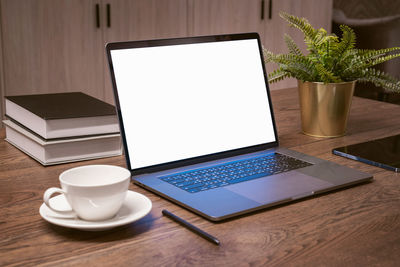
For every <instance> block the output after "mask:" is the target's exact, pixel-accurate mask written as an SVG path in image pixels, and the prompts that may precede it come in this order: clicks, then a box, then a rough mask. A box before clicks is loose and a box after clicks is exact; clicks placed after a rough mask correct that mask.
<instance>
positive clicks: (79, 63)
mask: <svg viewBox="0 0 400 267" xmlns="http://www.w3.org/2000/svg"><path fill="white" fill-rule="evenodd" d="M1 27H2V35H3V36H2V37H3V61H4V62H3V64H4V65H3V66H4V87H5V95H17V94H28V93H29V94H32V93H53V92H68V91H83V92H85V93H88V94H90V95H93V96H95V97H97V98H100V99H104V88H103V57H102V55H103V46H102V41H101V40H102V33H101V29H100V28H97V27H96V1H91V0H30V1H25V0H1Z"/></svg>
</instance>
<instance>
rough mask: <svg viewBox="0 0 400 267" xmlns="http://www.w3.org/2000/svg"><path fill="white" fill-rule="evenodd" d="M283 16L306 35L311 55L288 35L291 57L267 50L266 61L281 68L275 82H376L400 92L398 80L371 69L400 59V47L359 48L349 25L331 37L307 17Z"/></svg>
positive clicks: (273, 75) (273, 79) (286, 37)
mask: <svg viewBox="0 0 400 267" xmlns="http://www.w3.org/2000/svg"><path fill="white" fill-rule="evenodd" d="M279 14H280V16H281V17H282V18H283V19H285V20H286V21H287V22H289V25H290V26H291V27H295V28H297V29H299V30H300V31H301V32H302V33H303V34H304V42H305V44H306V46H307V50H308V52H309V53H308V54H307V55H303V54H302V52H301V50H300V49H299V47H298V46H297V44H296V43H295V42H294V40H293V39H292V38H291V37H290V36H289V35H285V37H284V38H285V43H286V45H287V47H288V49H289V53H288V54H274V53H272V52H270V51H268V50H264V60H265V61H266V62H274V63H277V64H278V65H279V69H278V70H275V71H274V72H272V73H271V74H270V75H269V79H270V81H271V82H276V81H279V80H282V79H283V78H285V77H294V78H296V79H298V80H302V81H310V82H324V83H336V82H343V81H354V80H357V81H361V82H372V83H374V84H376V85H377V86H381V87H383V88H385V89H387V90H390V91H395V92H399V93H400V82H399V81H398V80H396V79H395V78H393V77H391V76H389V75H387V74H385V73H382V72H380V71H378V70H375V69H373V68H371V67H372V66H375V65H377V64H380V63H383V62H386V61H388V60H392V59H395V58H400V53H397V54H395V53H393V54H390V53H391V52H393V51H399V50H400V47H392V48H385V49H379V50H372V49H356V48H355V44H356V35H355V33H354V31H353V29H351V28H350V27H349V26H345V25H341V26H340V29H341V30H342V33H343V34H342V37H341V38H340V39H339V38H338V37H337V36H336V35H334V34H328V33H327V32H326V31H325V30H324V29H323V28H321V29H318V30H316V29H314V28H313V27H312V26H311V24H310V23H309V22H308V20H307V19H305V18H298V17H296V16H293V15H290V14H288V13H285V12H280V13H279Z"/></svg>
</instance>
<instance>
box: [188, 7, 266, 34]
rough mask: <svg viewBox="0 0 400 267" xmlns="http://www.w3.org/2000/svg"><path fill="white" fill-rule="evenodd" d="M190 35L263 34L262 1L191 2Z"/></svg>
mask: <svg viewBox="0 0 400 267" xmlns="http://www.w3.org/2000/svg"><path fill="white" fill-rule="evenodd" d="M188 3H189V8H190V10H191V14H190V19H189V33H190V35H211V34H224V33H241V32H258V33H259V34H260V35H262V34H263V30H264V29H263V20H262V18H261V12H262V10H261V5H262V4H261V3H262V0H189V2H188Z"/></svg>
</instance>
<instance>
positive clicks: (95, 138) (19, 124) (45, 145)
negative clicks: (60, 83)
mask: <svg viewBox="0 0 400 267" xmlns="http://www.w3.org/2000/svg"><path fill="white" fill-rule="evenodd" d="M5 99H6V120H4V121H3V123H4V125H5V127H6V141H7V142H9V143H11V144H12V145H14V146H15V147H17V148H18V149H20V150H22V151H23V152H25V153H26V154H28V155H29V156H31V157H32V158H34V159H36V160H37V161H39V162H40V163H41V164H43V165H52V164H60V163H65V162H72V161H81V160H89V159H94V158H102V157H110V156H117V155H121V154H122V144H121V136H120V133H119V125H118V118H117V115H116V112H115V107H114V106H112V105H110V104H108V103H105V102H103V101H101V100H98V99H96V98H94V97H91V96H89V95H86V94H84V93H80V92H72V93H58V94H37V95H19V96H6V97H5Z"/></svg>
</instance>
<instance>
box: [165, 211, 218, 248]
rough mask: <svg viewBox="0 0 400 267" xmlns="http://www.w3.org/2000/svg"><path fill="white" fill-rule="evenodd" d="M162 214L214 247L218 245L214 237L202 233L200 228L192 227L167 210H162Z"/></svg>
mask: <svg viewBox="0 0 400 267" xmlns="http://www.w3.org/2000/svg"><path fill="white" fill-rule="evenodd" d="M162 214H164V215H165V216H167V217H169V218H171V219H172V220H174V221H176V222H178V223H180V224H182V225H183V226H185V227H187V228H188V229H189V230H191V231H193V232H195V233H196V234H198V235H199V236H201V237H203V238H205V239H207V240H208V241H210V242H212V243H214V244H216V245H219V244H220V243H219V240H218V239H217V238H215V237H214V236H212V235H210V234H209V233H206V232H204V231H203V230H201V229H200V228H198V227H196V226H194V225H193V224H191V223H190V222H187V221H185V220H184V219H182V218H180V217H178V216H176V215H175V214H173V213H171V212H169V211H168V210H162Z"/></svg>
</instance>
